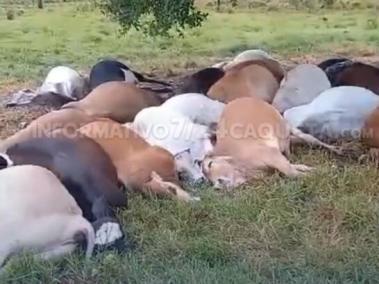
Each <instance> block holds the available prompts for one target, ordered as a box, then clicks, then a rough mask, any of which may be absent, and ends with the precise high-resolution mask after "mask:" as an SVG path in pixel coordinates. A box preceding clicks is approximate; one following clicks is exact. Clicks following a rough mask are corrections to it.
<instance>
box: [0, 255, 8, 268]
mask: <svg viewBox="0 0 379 284" xmlns="http://www.w3.org/2000/svg"><path fill="white" fill-rule="evenodd" d="M8 255H9V252H7V251H0V271H1V270H2V269H1V268H2V267H3V265H4V264H5V261H6V260H7V258H8Z"/></svg>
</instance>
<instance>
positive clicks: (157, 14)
mask: <svg viewBox="0 0 379 284" xmlns="http://www.w3.org/2000/svg"><path fill="white" fill-rule="evenodd" d="M98 4H99V6H100V8H101V11H102V12H103V13H104V14H105V15H107V16H109V17H111V18H112V19H113V20H115V21H117V22H118V23H119V24H120V26H121V30H122V31H123V32H127V31H128V30H129V29H131V28H132V27H134V28H136V29H137V30H141V31H142V32H144V33H145V34H148V35H153V36H155V35H168V34H169V31H170V30H175V31H177V32H179V34H181V35H182V34H183V31H184V30H185V29H186V28H194V27H198V26H200V25H201V24H202V22H203V21H204V20H205V19H206V17H207V16H208V14H207V13H204V12H201V11H199V10H198V9H197V8H196V7H195V5H194V0H100V2H98Z"/></svg>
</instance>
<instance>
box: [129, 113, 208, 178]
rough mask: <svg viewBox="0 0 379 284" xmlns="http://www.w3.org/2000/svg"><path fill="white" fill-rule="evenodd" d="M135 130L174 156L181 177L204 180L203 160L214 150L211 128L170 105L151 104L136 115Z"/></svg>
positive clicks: (152, 143)
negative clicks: (171, 107) (168, 106)
mask: <svg viewBox="0 0 379 284" xmlns="http://www.w3.org/2000/svg"><path fill="white" fill-rule="evenodd" d="M133 129H134V130H135V131H137V132H138V133H139V134H140V135H141V136H142V137H143V138H145V139H146V140H147V141H148V142H149V143H150V144H151V145H156V146H160V147H162V148H164V149H166V150H167V151H169V152H170V153H171V154H172V155H174V157H175V163H176V167H177V171H178V173H179V175H180V176H181V178H183V179H185V180H188V181H190V182H195V183H197V182H201V181H203V180H204V175H203V173H202V170H201V162H202V161H203V159H204V157H205V155H206V154H207V153H208V152H210V151H211V150H212V149H213V146H212V143H211V140H210V136H211V135H210V133H209V131H208V127H206V126H204V125H200V124H196V123H193V122H192V121H191V119H189V118H188V117H186V116H184V115H182V114H181V113H180V112H177V111H175V110H172V109H170V108H165V107H149V108H145V109H143V110H142V111H140V112H139V113H138V114H137V116H136V117H135V120H134V123H133Z"/></svg>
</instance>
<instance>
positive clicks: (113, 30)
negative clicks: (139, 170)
mask: <svg viewBox="0 0 379 284" xmlns="http://www.w3.org/2000/svg"><path fill="white" fill-rule="evenodd" d="M0 1H3V2H2V3H3V6H2V7H6V8H4V9H3V12H2V13H1V14H0V50H1V52H0V89H1V90H10V89H15V88H19V87H20V86H25V85H26V86H33V85H35V84H36V83H37V82H38V81H40V80H42V79H43V78H44V76H45V74H46V73H47V72H48V70H49V69H50V68H51V67H53V66H56V65H59V64H65V65H69V66H72V67H74V68H77V69H79V70H82V71H86V70H88V69H89V68H90V66H91V65H92V64H94V63H95V62H96V61H97V60H98V59H99V58H102V57H105V56H113V57H116V58H119V59H121V60H125V61H127V62H128V63H129V64H130V66H132V67H134V68H135V69H137V70H142V71H145V72H150V73H155V74H158V75H160V76H162V77H167V76H168V77H169V76H172V75H173V74H176V73H181V72H183V71H184V70H190V69H196V68H200V67H204V66H208V65H209V64H210V63H213V62H216V61H218V60H221V59H223V58H224V57H227V56H232V55H234V54H236V53H237V52H239V51H241V50H244V49H247V48H256V47H258V48H264V49H266V50H268V51H270V52H271V53H273V54H274V55H275V56H276V57H278V58H279V59H280V60H281V61H282V62H283V63H285V64H286V63H289V62H293V63H297V62H317V61H318V60H321V59H323V58H326V57H329V56H335V55H336V54H340V55H346V56H350V57H356V56H365V58H374V56H375V55H377V54H378V51H379V50H378V48H379V29H378V24H377V18H378V14H377V13H378V11H377V10H376V8H374V7H373V6H367V5H371V4H365V3H363V2H362V4H359V7H358V6H357V5H352V4H349V6H348V8H345V9H339V8H338V7H337V6H335V7H332V8H327V9H326V8H324V9H320V8H317V7H315V8H309V7H306V8H304V6H301V7H300V6H299V5H298V7H297V9H295V8H294V7H295V6H296V5H295V4H291V3H294V2H293V1H288V2H286V1H277V3H278V4H277V5H276V4H275V5H274V4H273V3H274V1H268V2H267V1H264V2H267V3H265V4H264V5H263V4H262V6H260V7H256V6H257V5H258V2H257V1H250V2H249V1H243V3H242V1H240V5H241V6H237V7H231V6H229V5H222V8H221V12H215V10H216V9H215V6H212V5H209V4H208V1H199V2H201V3H197V4H198V5H200V6H199V7H203V8H202V9H204V10H205V11H207V12H209V14H210V15H209V18H208V20H207V21H206V22H205V23H204V25H203V26H202V27H200V28H198V29H194V30H190V31H186V32H185V37H184V38H168V39H167V38H161V37H157V38H149V37H146V36H143V35H141V34H140V33H138V32H136V31H135V30H131V31H130V32H129V33H128V34H127V35H125V36H121V35H120V33H119V32H118V29H119V27H118V25H117V24H116V23H113V22H110V21H109V19H107V18H105V17H104V16H102V15H101V14H100V12H99V11H97V10H95V9H94V8H93V6H92V5H90V4H88V2H84V1H81V2H75V3H61V2H59V3H55V4H49V3H48V4H46V5H45V8H44V9H43V10H38V9H36V8H35V6H32V5H29V6H28V5H25V2H23V3H20V5H15V4H12V5H10V4H9V3H8V4H7V5H4V0H0ZM283 2H285V3H283ZM12 3H14V2H12ZM249 3H250V4H249ZM299 3H300V2H299ZM301 3H303V2H301ZM304 3H305V2H304ZM359 3H361V2H359ZM374 4H375V3H374ZM249 5H250V8H249ZM251 5H253V6H254V7H253V6H251ZM335 5H337V4H335ZM353 6H354V7H353ZM7 9H8V10H9V9H12V10H13V11H14V19H13V20H12V21H9V20H7V18H6V13H5V11H6V10H7ZM12 111H13V110H4V109H0V123H1V124H0V128H1V127H3V129H0V136H2V137H4V136H5V135H9V134H10V132H11V131H15V130H16V129H11V130H9V132H5V131H4V128H7V129H8V128H9V126H10V125H11V126H14V125H15V126H17V125H18V123H19V122H20V120H22V119H24V118H23V117H22V116H21V115H18V114H17V115H16V116H14V115H13V116H12V117H11V113H12V114H13V112H12ZM7 131H8V130H7ZM291 160H292V161H297V162H303V163H306V164H308V165H311V166H314V167H315V168H316V169H315V171H314V173H312V174H310V175H309V176H307V177H305V178H302V179H297V180H290V179H283V178H281V177H279V176H278V175H274V176H273V177H270V178H267V179H266V180H265V181H264V182H256V183H254V184H253V185H251V186H248V187H244V188H241V189H238V190H235V191H233V192H229V193H228V192H217V191H215V190H213V189H211V188H207V187H204V188H199V189H193V190H194V191H195V192H196V194H198V195H200V196H201V198H202V201H201V202H199V203H197V204H192V205H186V204H179V203H177V202H174V201H170V200H149V199H143V198H142V197H140V196H132V197H131V199H130V208H129V209H128V210H124V211H120V212H119V216H120V219H121V221H122V223H123V225H124V228H125V230H126V231H127V232H128V234H129V236H130V239H131V240H132V241H133V242H135V244H136V249H134V250H133V251H130V252H129V253H127V254H121V255H118V254H115V253H114V252H105V253H103V254H100V255H97V256H96V257H94V258H93V259H91V260H90V261H89V262H84V261H83V258H82V256H80V255H74V256H71V257H67V258H65V259H64V260H62V261H59V262H41V261H35V260H32V259H31V258H30V257H28V256H24V257H20V258H16V259H14V260H13V261H12V263H11V267H10V268H9V272H8V273H7V274H5V275H2V276H0V277H2V278H0V283H28V284H29V283H126V282H128V283H377V281H378V279H379V267H378V266H379V230H378V224H379V196H378V195H379V189H378V182H377V181H378V173H377V169H376V168H375V167H374V165H372V164H366V163H362V164H360V163H358V162H357V160H356V159H354V158H349V157H345V158H344V159H341V158H337V157H334V156H330V155H329V154H327V153H325V152H324V151H319V150H308V149H297V150H296V151H295V152H294V154H293V156H292V157H291ZM0 218H1V216H0ZM1 233H4V232H1Z"/></svg>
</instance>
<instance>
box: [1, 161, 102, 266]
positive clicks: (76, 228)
mask: <svg viewBox="0 0 379 284" xmlns="http://www.w3.org/2000/svg"><path fill="white" fill-rule="evenodd" d="M0 216H1V218H0V232H1V234H0V267H1V266H2V265H3V264H4V262H5V261H6V260H7V259H8V258H9V257H11V256H12V255H14V254H17V253H20V252H23V251H30V252H32V253H35V254H37V256H38V257H41V258H43V259H49V258H53V257H59V256H63V255H65V254H67V253H70V252H72V251H73V250H74V249H75V248H76V247H77V245H78V244H79V243H80V242H82V241H83V240H85V241H86V243H87V252H86V255H87V257H90V256H91V254H92V251H93V248H94V241H95V233H94V229H93V227H92V225H91V224H90V223H89V222H88V221H87V220H86V219H84V218H83V216H82V210H81V209H80V208H79V206H78V205H77V203H76V202H75V200H74V198H73V197H72V196H71V195H70V194H69V193H68V191H67V190H66V188H65V187H64V186H63V184H62V183H61V182H60V181H59V179H58V178H57V177H56V176H55V175H54V174H53V173H52V172H50V171H49V170H47V169H45V168H42V167H38V166H32V165H25V166H13V167H10V168H6V169H3V170H1V171H0Z"/></svg>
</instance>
